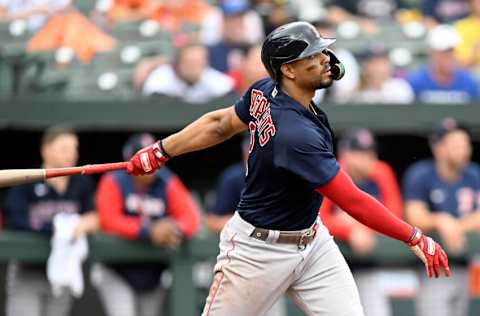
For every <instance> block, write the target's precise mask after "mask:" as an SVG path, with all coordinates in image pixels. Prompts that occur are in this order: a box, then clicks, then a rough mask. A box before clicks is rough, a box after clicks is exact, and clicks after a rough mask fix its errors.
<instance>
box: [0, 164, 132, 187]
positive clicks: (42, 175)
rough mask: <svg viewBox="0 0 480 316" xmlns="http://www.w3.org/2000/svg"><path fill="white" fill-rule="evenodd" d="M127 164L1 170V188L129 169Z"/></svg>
mask: <svg viewBox="0 0 480 316" xmlns="http://www.w3.org/2000/svg"><path fill="white" fill-rule="evenodd" d="M127 164H128V163H127V162H114V163H103V164H95V165H85V166H81V167H71V168H52V169H8V170H0V188H3V187H9V186H13V185H18V184H24V183H30V182H37V181H42V180H45V179H49V178H55V177H63V176H71V175H74V174H82V175H83V174H94V173H102V172H107V171H114V170H122V169H126V168H127Z"/></svg>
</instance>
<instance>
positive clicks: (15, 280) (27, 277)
mask: <svg viewBox="0 0 480 316" xmlns="http://www.w3.org/2000/svg"><path fill="white" fill-rule="evenodd" d="M6 290H7V291H6V292H7V302H6V315H7V316H66V315H68V313H69V312H70V307H71V305H72V296H71V295H70V293H67V292H64V293H62V294H61V295H60V296H59V297H55V296H53V294H52V289H51V286H50V283H49V282H48V280H47V272H46V271H41V270H38V269H31V268H28V266H25V265H22V264H21V263H17V262H10V263H9V264H8V267H7V289H6Z"/></svg>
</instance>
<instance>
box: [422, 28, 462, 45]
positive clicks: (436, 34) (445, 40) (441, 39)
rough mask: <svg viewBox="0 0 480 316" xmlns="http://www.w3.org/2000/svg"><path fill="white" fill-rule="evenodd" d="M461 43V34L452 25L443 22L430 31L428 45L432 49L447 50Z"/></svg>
mask: <svg viewBox="0 0 480 316" xmlns="http://www.w3.org/2000/svg"><path fill="white" fill-rule="evenodd" d="M459 43H460V35H458V33H457V31H455V29H454V28H453V26H451V25H447V24H441V25H438V26H435V27H434V28H433V29H431V30H430V31H429V32H428V35H427V45H428V48H430V49H432V50H439V51H446V50H449V49H452V48H455V47H456V46H457V45H458V44H459Z"/></svg>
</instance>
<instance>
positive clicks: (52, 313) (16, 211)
mask: <svg viewBox="0 0 480 316" xmlns="http://www.w3.org/2000/svg"><path fill="white" fill-rule="evenodd" d="M41 155H42V160H43V167H44V168H64V167H72V166H75V165H76V163H77V160H78V138H77V136H76V135H75V133H74V131H72V130H70V129H67V128H62V127H53V128H50V129H49V130H47V131H46V132H45V133H44V135H43V138H42V142H41ZM94 191H95V186H94V183H93V181H92V180H91V179H90V178H88V177H85V176H78V175H77V176H70V177H60V178H54V179H49V180H47V181H42V182H36V183H31V184H25V185H20V186H16V187H13V188H11V189H10V190H9V191H8V193H7V196H6V201H5V204H6V205H5V212H6V215H7V219H8V221H7V224H8V226H7V227H8V228H9V229H13V230H22V231H33V232H38V233H42V234H45V235H47V236H48V235H51V234H52V230H53V218H54V217H55V215H56V214H58V213H78V214H81V219H80V221H79V223H78V224H77V226H76V228H75V231H74V236H75V237H78V236H81V235H83V234H86V233H92V232H95V231H96V230H97V229H98V226H99V224H98V217H97V214H96V212H95V211H94V209H95V207H94V202H93V196H94ZM6 292H7V302H6V315H7V316H26V315H28V316H65V315H68V313H69V311H70V307H71V304H72V302H73V298H72V296H71V294H70V293H68V292H67V291H63V292H62V293H61V294H60V295H59V296H55V295H53V293H52V289H51V286H50V284H49V282H48V280H47V275H46V265H45V264H44V263H41V264H31V263H27V262H19V261H11V262H10V263H9V265H8V276H7V291H6Z"/></svg>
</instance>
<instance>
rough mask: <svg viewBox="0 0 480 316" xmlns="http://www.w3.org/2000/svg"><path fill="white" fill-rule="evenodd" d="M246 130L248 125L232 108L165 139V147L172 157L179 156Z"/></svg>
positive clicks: (203, 119)
mask: <svg viewBox="0 0 480 316" xmlns="http://www.w3.org/2000/svg"><path fill="white" fill-rule="evenodd" d="M246 129H247V125H246V124H245V123H244V122H243V121H242V120H241V119H240V118H239V117H238V115H237V113H236V112H235V108H234V107H233V106H231V107H229V108H226V109H221V110H217V111H213V112H209V113H207V114H205V115H203V116H202V117H200V118H199V119H198V120H196V121H194V122H193V123H191V124H190V125H188V126H187V127H185V128H184V129H183V130H181V131H180V132H178V133H175V134H173V135H171V136H169V137H167V138H165V139H164V140H163V146H164V148H165V151H166V152H167V153H168V154H169V155H170V156H172V157H173V156H179V155H182V154H186V153H189V152H192V151H197V150H201V149H205V148H208V147H212V146H214V145H217V144H219V143H222V142H224V141H226V140H227V139H229V138H230V137H232V136H233V135H235V134H238V133H240V132H242V131H244V130H246Z"/></svg>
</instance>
